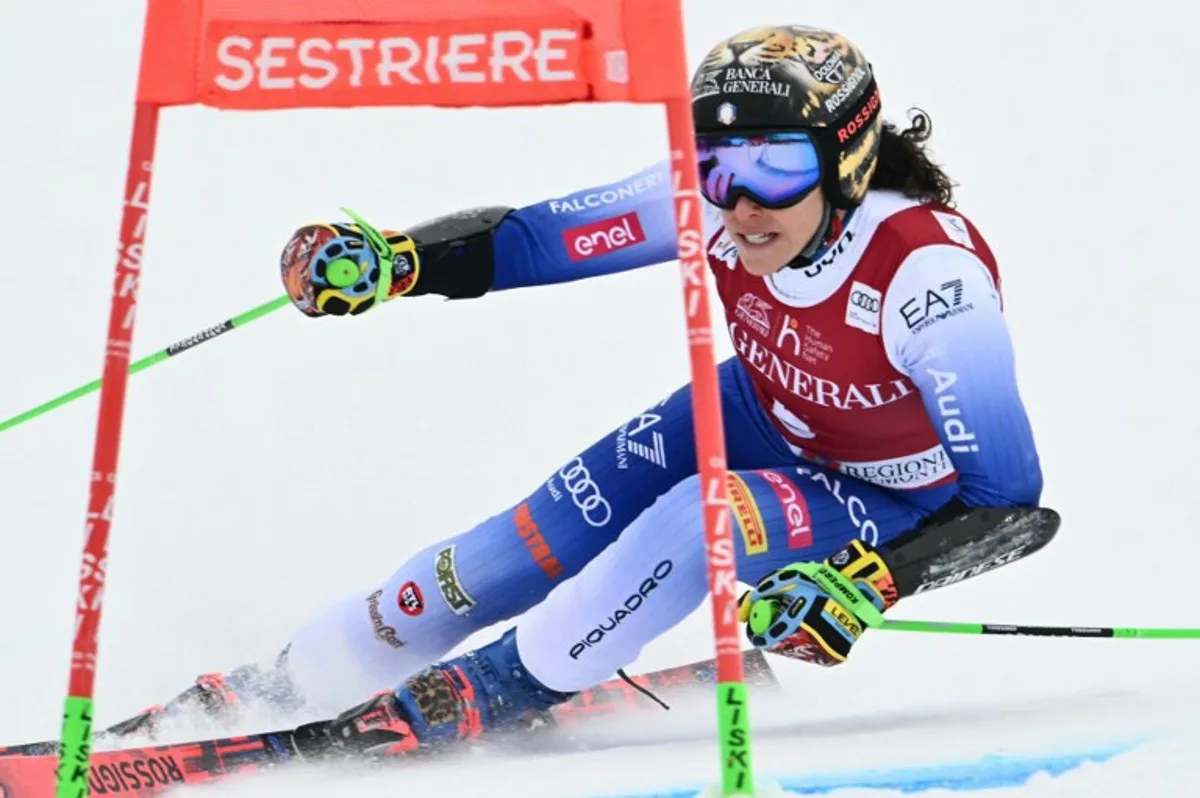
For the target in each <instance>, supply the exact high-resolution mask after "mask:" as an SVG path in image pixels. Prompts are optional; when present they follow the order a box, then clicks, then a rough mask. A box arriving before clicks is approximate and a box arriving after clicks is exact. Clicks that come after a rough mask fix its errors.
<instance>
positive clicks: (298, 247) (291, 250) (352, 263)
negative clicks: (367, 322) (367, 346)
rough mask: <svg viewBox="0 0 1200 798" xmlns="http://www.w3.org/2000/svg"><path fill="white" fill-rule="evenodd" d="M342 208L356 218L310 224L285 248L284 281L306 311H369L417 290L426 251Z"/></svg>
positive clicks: (313, 313) (320, 313)
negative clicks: (419, 249)
mask: <svg viewBox="0 0 1200 798" xmlns="http://www.w3.org/2000/svg"><path fill="white" fill-rule="evenodd" d="M342 210H344V211H346V213H347V214H348V215H349V216H350V217H351V218H352V219H354V223H353V224H350V223H342V222H335V223H331V224H310V225H305V226H304V227H301V228H300V229H299V230H297V231H296V232H295V233H293V234H292V237H291V238H290V239H288V242H287V244H286V245H285V246H284V248H283V254H282V256H281V257H280V264H279V266H280V276H281V277H282V279H283V285H284V287H285V288H286V289H287V293H288V297H289V298H290V299H291V300H292V304H293V305H295V306H296V307H297V308H299V309H300V311H301V312H302V313H304V314H305V315H306V316H326V315H332V316H345V315H358V314H359V313H364V312H366V311H368V310H370V309H371V308H373V307H375V306H377V305H379V304H382V303H383V302H386V301H388V300H389V299H395V298H396V297H398V296H403V295H404V294H407V293H409V292H410V291H412V289H413V287H414V286H415V285H416V282H417V278H418V277H419V275H420V268H421V261H420V257H419V256H418V254H417V248H416V244H415V243H414V242H413V240H412V238H411V237H410V236H408V235H406V234H405V233H396V232H392V231H390V230H385V231H382V232H380V231H379V230H376V229H375V228H374V227H372V226H371V225H369V224H367V222H365V221H364V220H363V219H361V218H360V217H359V216H357V215H356V214H354V213H353V212H352V211H350V210H348V209H345V208H343V209H342Z"/></svg>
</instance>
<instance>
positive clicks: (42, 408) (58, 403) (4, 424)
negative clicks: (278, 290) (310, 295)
mask: <svg viewBox="0 0 1200 798" xmlns="http://www.w3.org/2000/svg"><path fill="white" fill-rule="evenodd" d="M288 301H289V300H288V297H287V296H286V295H285V296H281V297H278V298H277V299H272V300H271V301H270V302H265V303H263V304H261V305H259V306H258V307H256V308H252V309H251V310H248V311H246V312H245V313H242V314H239V315H237V316H234V317H233V318H231V319H226V320H225V321H223V322H221V323H220V324H216V325H213V326H212V327H209V328H208V329H206V330H201V331H200V332H198V333H196V334H195V335H189V336H188V337H187V338H184V339H183V340H182V341H177V342H175V343H173V344H171V345H170V346H168V347H167V348H166V349H162V350H160V351H158V352H155V353H154V354H153V355H148V356H146V357H144V358H142V359H141V360H138V361H136V362H134V363H131V364H130V366H129V373H130V374H136V373H138V372H139V371H142V370H143V369H148V368H150V367H151V366H153V365H155V364H156V363H161V362H162V361H164V360H166V359H167V358H169V357H173V356H175V355H178V354H179V353H181V352H186V351H187V350H189V349H191V348H192V347H195V346H199V345H200V344H202V343H205V342H206V341H211V340H212V339H214V338H216V337H217V336H219V335H223V334H224V333H227V332H229V331H230V330H232V329H235V328H237V327H241V326H243V325H245V324H249V323H250V322H252V321H254V320H255V319H258V318H261V317H263V316H265V315H267V314H268V313H270V312H271V311H273V310H278V309H279V308H281V307H283V306H284V305H286V304H287V303H288ZM101 382H103V380H94V381H92V382H89V383H88V384H87V385H81V386H79V387H78V388H76V389H75V390H73V391H68V392H67V393H64V394H63V395H62V396H59V397H56V398H54V399H51V400H50V401H48V402H44V403H43V404H40V405H38V406H37V407H35V408H32V409H31V410H26V411H25V412H24V413H21V414H20V415H17V416H13V417H12V418H10V419H8V420H7V421H0V432H4V431H5V430H7V429H11V428H12V427H15V426H17V425H18V424H23V423H24V422H26V421H29V420H30V419H31V418H37V417H38V416H40V415H42V414H43V413H48V412H50V411H51V410H53V409H55V408H56V407H62V406H63V405H65V404H67V403H68V402H72V401H74V400H76V399H78V398H79V397H81V396H87V395H88V394H89V393H92V392H93V391H96V390H98V389H99V388H100V384H101Z"/></svg>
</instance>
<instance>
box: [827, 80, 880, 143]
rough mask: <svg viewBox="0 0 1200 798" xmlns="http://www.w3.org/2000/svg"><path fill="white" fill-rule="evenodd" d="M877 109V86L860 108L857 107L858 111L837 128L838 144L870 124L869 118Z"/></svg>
mask: <svg viewBox="0 0 1200 798" xmlns="http://www.w3.org/2000/svg"><path fill="white" fill-rule="evenodd" d="M878 110H879V87H876V88H875V91H873V92H871V96H870V97H868V98H867V100H866V102H865V103H863V106H862V108H859V109H858V113H857V114H855V115H854V117H853V118H852V119H851V120H850V121H849V122H847V123H846V124H844V125H842V126H841V128H839V129H838V132H837V139H838V144H845V143H846V142H847V141H849V140H850V137H851V136H853V135H854V134H856V133H858V132H859V131H861V130H862V129H863V128H865V127H867V125H868V124H870V122H871V119H872V118H873V117H874V116H875V112H876V111H878Z"/></svg>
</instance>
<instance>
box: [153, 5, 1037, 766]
mask: <svg viewBox="0 0 1200 798" xmlns="http://www.w3.org/2000/svg"><path fill="white" fill-rule="evenodd" d="M692 96H693V114H694V120H695V127H696V146H697V150H698V156H699V165H700V178H701V186H702V193H703V196H704V199H705V200H706V211H707V218H706V238H705V250H706V252H707V258H708V263H709V266H710V268H711V270H712V273H713V275H714V277H715V280H716V285H717V289H718V291H719V294H720V297H721V300H722V303H723V305H724V310H725V316H726V321H727V323H728V329H729V334H730V336H731V338H732V340H733V344H734V346H735V349H736V356H735V357H733V358H731V359H729V360H727V361H725V362H724V363H722V364H720V366H719V377H720V390H721V403H722V411H723V419H724V428H725V439H726V448H727V455H728V466H729V469H730V477H729V485H728V486H729V496H730V505H731V508H732V511H733V516H734V519H735V521H736V523H737V529H736V530H735V535H734V537H735V540H736V555H737V569H738V573H739V575H740V577H741V578H742V579H744V580H745V581H747V582H751V583H755V582H757V583H758V584H759V585H760V587H759V588H756V589H755V590H753V591H750V593H749V595H747V596H744V597H743V604H744V606H750V605H751V604H752V603H753V602H755V601H758V600H761V599H772V600H774V599H778V600H780V601H781V602H782V604H781V605H780V606H782V607H784V608H790V610H791V611H790V612H786V611H785V612H783V613H782V614H781V615H780V619H781V620H782V621H783V623H782V624H779V623H777V624H774V625H773V626H772V627H771V628H770V629H769V630H768V631H767V632H766V633H764V634H756V635H754V636H753V637H752V640H753V643H754V644H755V645H757V646H758V647H760V648H765V649H769V650H770V651H773V652H775V653H778V654H784V655H787V656H790V657H795V658H798V659H801V660H805V661H809V662H814V663H817V664H820V665H836V664H838V663H840V662H842V661H844V660H845V659H846V656H847V655H848V653H849V651H850V648H851V646H852V645H853V644H854V643H855V642H856V640H857V639H858V638H859V636H860V635H861V625H860V624H856V623H854V621H853V618H852V616H850V615H849V614H848V613H847V612H846V610H845V608H844V607H843V606H842V604H841V603H839V602H838V601H837V600H836V599H834V598H832V597H831V596H829V595H827V594H826V593H825V592H823V591H822V590H821V588H820V587H819V586H818V585H816V584H815V583H813V582H811V581H809V580H808V579H807V578H806V577H804V576H802V575H798V574H796V573H795V572H794V571H789V572H788V573H786V574H781V572H782V571H784V570H785V569H786V568H787V566H789V565H792V564H794V563H797V562H810V561H826V562H828V563H831V564H832V565H833V567H835V568H837V569H838V570H839V571H841V572H842V573H843V574H845V575H846V576H847V577H848V578H849V579H851V580H852V581H853V582H854V583H855V584H856V586H857V587H858V588H859V589H860V590H862V591H863V593H864V594H865V595H866V596H867V598H869V599H870V600H871V601H872V602H873V603H874V604H876V606H877V607H878V608H879V609H881V610H886V609H888V608H889V607H890V606H891V605H892V604H894V603H895V601H896V591H895V589H894V586H893V583H892V578H891V575H890V573H889V572H888V570H887V568H886V567H884V568H876V569H874V570H872V569H870V568H863V567H862V566H863V564H864V563H866V562H868V561H872V562H879V559H878V557H874V556H872V555H873V553H874V551H875V549H876V547H878V546H880V545H883V544H886V543H887V542H888V541H889V540H892V539H893V538H895V537H896V536H898V535H900V534H901V533H904V532H906V531H909V530H913V529H916V528H920V527H923V526H929V525H931V524H935V523H939V522H940V521H942V520H944V519H949V518H953V517H955V516H956V515H957V514H959V513H961V512H963V511H965V510H967V509H969V508H973V507H1011V506H1033V505H1036V503H1037V502H1038V499H1039V496H1040V493H1041V489H1042V475H1041V470H1040V466H1039V462H1038V456H1037V452H1036V449H1035V447H1034V442H1033V438H1032V433H1031V430H1030V425H1029V422H1028V420H1027V418H1026V414H1025V410H1024V408H1023V406H1022V403H1021V399H1020V396H1019V393H1018V390H1017V384H1016V377H1015V374H1014V363H1013V352H1012V346H1011V342H1010V338H1009V334H1008V331H1007V327H1006V324H1005V320H1004V317H1003V316H1002V313H1001V298H1000V280H999V274H998V271H997V266H996V260H995V258H994V256H993V254H992V251H991V250H990V249H989V247H988V245H987V242H986V241H985V240H984V238H983V236H982V235H981V234H980V232H979V231H978V230H977V229H976V228H975V226H974V225H973V224H972V223H971V222H970V221H969V220H968V219H967V218H966V217H964V216H963V215H962V214H960V213H958V212H957V211H956V210H954V209H953V205H952V192H951V188H952V184H951V182H950V180H949V179H948V178H947V176H946V175H945V174H944V173H943V172H942V171H941V169H940V168H939V167H937V166H936V165H934V164H933V163H932V162H931V161H930V160H929V158H928V156H927V154H926V153H925V151H924V149H923V142H924V141H925V140H926V139H927V137H928V129H929V128H928V118H927V117H925V116H924V115H923V114H918V115H916V116H915V117H914V122H913V124H912V126H911V127H910V128H909V129H907V130H905V131H903V132H900V131H898V130H897V129H896V128H895V127H894V126H893V125H891V124H890V123H886V122H884V121H883V120H882V116H881V106H880V94H879V89H878V88H877V86H876V82H875V77H874V74H873V71H872V67H871V65H870V64H869V62H868V61H867V59H866V58H865V57H864V56H863V54H862V52H860V50H859V49H858V48H857V47H856V46H854V45H853V44H851V43H850V42H849V41H847V40H846V39H845V38H844V37H842V36H841V35H838V34H836V33H831V32H827V31H822V30H816V29H813V28H808V27H800V26H783V27H760V28H755V29H752V30H748V31H745V32H742V33H739V34H737V35H735V36H733V37H731V38H729V39H727V40H725V41H722V42H720V43H719V44H718V45H717V46H716V47H715V48H713V49H712V50H711V52H710V53H709V54H708V55H707V57H706V58H705V60H704V62H703V63H702V64H701V66H700V68H699V69H698V71H697V72H696V74H695V77H694V80H693V83H692ZM673 214H674V207H673V200H672V191H671V180H670V175H669V171H668V166H667V165H666V164H662V165H659V166H655V167H653V168H651V169H648V170H646V171H644V172H641V173H639V174H637V175H634V176H632V177H629V178H627V179H625V180H621V181H619V182H616V183H613V184H610V185H606V186H601V187H598V188H589V189H586V190H583V191H579V192H576V193H574V194H570V195H568V196H565V197H562V198H556V199H550V200H547V201H545V202H541V203H538V204H535V205H531V206H529V207H525V208H519V209H513V208H507V207H494V208H482V209H473V210H468V211H463V212H460V213H457V214H453V215H451V216H448V217H445V218H440V219H436V220H433V221H430V222H426V223H424V224H421V225H418V226H416V227H412V228H409V229H408V230H406V231H405V232H395V233H386V234H380V233H378V232H376V231H375V230H374V229H372V228H371V227H370V226H369V225H367V224H366V223H365V222H362V220H358V219H355V223H354V224H349V223H347V224H342V223H334V224H318V225H310V226H306V227H302V228H301V229H300V230H298V231H297V232H296V233H295V234H294V235H293V237H292V238H291V240H290V241H289V242H288V243H287V245H286V247H285V248H284V250H283V254H282V262H281V268H282V276H283V281H284V284H285V285H286V287H287V289H288V292H289V294H290V295H291V298H292V300H293V301H294V302H295V304H296V305H297V307H298V308H299V309H300V310H301V311H303V312H304V313H306V314H307V315H310V316H320V315H329V314H332V315H355V314H358V313H362V312H364V311H366V310H367V309H369V308H371V307H373V306H375V305H377V304H380V303H379V302H378V301H377V297H378V298H379V299H393V298H395V297H399V296H419V295H423V294H430V293H433V294H440V295H443V296H445V297H449V298H454V299H464V298H469V297H478V296H482V295H483V294H485V293H487V292H489V291H500V290H506V289H512V288H518V287H521V286H531V285H545V284H548V283H557V282H565V281H568V280H579V279H584V278H591V277H599V276H601V275H605V274H611V273H614V272H619V271H622V270H626V269H634V268H639V267H643V266H649V265H652V264H657V263H662V262H666V261H672V260H674V259H675V258H676V256H677V254H676V237H675V223H674V215H673ZM696 471H697V468H696V452H695V445H694V440H693V429H692V413H691V396H690V389H689V387H688V386H684V387H682V388H680V389H679V390H678V391H676V392H675V393H673V394H672V395H670V396H668V397H667V398H666V399H664V400H662V401H661V402H658V403H657V404H654V405H652V406H650V407H649V408H648V409H646V410H644V411H642V412H640V413H637V414H636V415H635V416H633V418H631V419H630V420H629V422H628V423H626V424H624V425H622V426H621V427H620V428H618V429H616V430H614V431H613V432H611V433H610V434H609V435H607V436H605V437H604V438H602V439H601V440H600V441H598V442H596V443H595V444H593V445H592V446H591V447H589V448H587V449H585V450H583V451H582V452H580V453H579V454H577V455H574V456H572V457H570V458H569V459H567V460H566V461H565V462H564V463H563V465H562V467H561V468H559V469H557V470H556V471H554V472H553V473H552V474H550V475H549V478H548V479H546V480H545V481H544V482H542V483H540V484H539V485H538V487H537V489H536V490H535V491H534V492H533V493H532V494H530V495H528V496H526V497H524V498H522V499H520V500H519V501H518V502H516V503H515V504H514V505H513V506H512V507H511V508H510V509H508V510H506V511H504V512H502V513H500V514H498V515H496V516H493V517H491V518H489V519H488V520H486V521H483V522H482V523H480V524H478V525H477V526H475V527H474V528H472V529H469V530H466V531H463V532H461V533H459V534H457V535H455V536H453V537H449V538H447V539H446V540H444V541H442V542H440V543H438V544H436V545H433V546H431V547H429V548H427V549H425V550H423V551H420V552H418V553H417V554H415V555H414V556H413V557H412V558H411V559H410V560H408V561H407V562H406V563H404V564H403V565H401V566H400V568H399V569H398V570H397V571H396V572H395V573H394V574H393V575H392V576H391V578H389V579H388V580H387V581H385V582H384V583H383V584H382V585H378V586H374V585H373V586H370V587H367V588H365V589H364V590H362V591H361V592H360V593H358V594H356V595H353V596H351V597H349V598H347V599H346V600H345V601H342V602H341V603H338V604H335V605H333V606H331V607H330V608H329V609H328V610H327V611H326V612H325V613H324V614H322V615H320V616H319V617H316V618H314V619H312V621H311V622H309V623H308V624H307V625H305V626H304V627H303V628H302V629H300V630H299V631H298V632H297V633H296V635H295V636H294V637H293V638H292V639H291V641H290V643H289V644H288V645H287V647H286V648H285V650H284V653H283V654H282V655H281V656H280V658H279V660H278V662H276V663H275V664H274V665H273V666H271V667H269V668H266V669H258V668H256V667H247V668H241V669H238V670H236V671H234V672H233V673H231V674H228V675H225V676H219V675H209V676H205V677H201V680H200V681H199V682H198V684H197V686H195V687H193V688H192V689H191V690H189V691H188V692H187V693H185V694H184V696H181V699H177V702H178V705H183V704H189V703H192V702H193V701H194V700H195V699H197V698H200V699H201V703H203V704H204V705H206V706H207V707H209V708H210V709H211V708H217V709H226V708H230V707H231V706H233V705H234V704H237V703H238V702H241V701H252V700H257V699H266V700H269V701H273V702H275V703H276V704H277V705H296V704H299V703H300V702H303V703H304V704H306V705H307V706H309V707H321V708H328V709H331V710H332V711H336V710H338V709H344V708H345V707H347V706H352V705H355V704H358V705H357V706H354V708H353V709H350V710H347V712H346V713H344V715H343V716H342V720H343V721H344V724H345V725H346V726H347V727H348V728H349V727H351V726H353V727H354V728H356V729H358V730H359V732H362V731H363V730H366V729H369V730H370V735H369V736H368V738H364V739H365V740H366V742H367V743H368V747H370V748H372V749H373V750H384V751H395V752H403V751H410V750H414V749H418V748H421V747H424V746H426V745H429V744H433V743H438V742H442V741H446V740H450V739H458V738H462V737H467V736H475V735H477V734H479V733H481V732H482V733H486V732H488V731H490V730H493V729H501V728H504V727H506V726H511V725H513V724H514V723H516V722H517V721H518V720H519V719H520V718H522V717H523V716H526V715H527V714H528V713H530V712H532V711H539V710H544V709H546V708H548V707H551V706H553V705H555V704H557V703H560V702H563V701H565V700H567V699H569V698H570V697H571V696H572V694H573V693H574V692H576V691H578V690H581V689H584V688H586V687H590V686H592V685H595V684H597V683H599V682H601V681H603V680H605V679H607V678H608V677H609V676H610V675H612V674H613V673H614V672H616V671H617V670H618V669H620V668H622V667H623V666H625V665H628V664H629V663H631V662H632V661H633V660H634V659H635V658H636V657H637V655H638V652H639V651H640V649H641V648H642V646H643V645H645V644H646V643H647V642H648V641H651V640H653V639H654V638H656V637H658V636H659V635H661V634H663V633H664V632H666V631H667V630H669V629H671V628H672V627H673V626H675V625H676V624H677V623H679V622H680V621H681V620H682V619H683V618H684V617H686V616H687V615H688V614H689V613H691V612H692V611H693V610H695V609H696V608H697V607H698V606H699V605H700V603H701V602H702V601H703V599H704V597H705V596H706V594H707V583H706V570H705V554H704V550H705V548H704V541H703V522H702V517H703V513H702V503H701V500H702V497H701V489H700V486H699V483H698V478H697V475H696ZM517 616H520V618H519V620H518V621H517V623H516V625H515V626H514V627H511V628H509V629H508V630H507V631H505V632H504V633H503V634H502V635H501V636H500V638H499V639H498V640H496V641H495V642H493V643H490V644H488V645H486V646H483V647H482V648H479V649H477V650H474V651H471V652H469V653H467V654H464V655H462V656H459V657H454V658H452V659H449V660H446V661H441V662H439V661H438V660H439V659H440V658H441V657H443V656H444V655H445V654H446V653H447V652H448V651H450V649H452V648H453V647H454V646H455V645H456V644H458V643H460V642H461V641H462V640H463V639H465V638H466V637H467V636H468V635H470V634H471V633H473V632H475V631H477V630H479V629H482V628H483V627H486V626H488V625H491V624H494V623H497V622H500V621H505V620H507V619H511V618H514V617H517ZM431 663H435V664H432V665H431ZM397 685H398V686H397ZM380 690H383V692H378V691H380ZM364 701H365V703H361V704H360V703H359V702H364ZM168 712H169V709H168ZM161 714H162V712H161V710H160V711H155V712H153V713H151V717H157V716H159V715H161ZM144 719H145V718H143V720H144Z"/></svg>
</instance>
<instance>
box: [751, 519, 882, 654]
mask: <svg viewBox="0 0 1200 798" xmlns="http://www.w3.org/2000/svg"><path fill="white" fill-rule="evenodd" d="M817 569H820V572H818V571H817ZM810 574H812V575H810ZM831 577H835V579H832V580H831ZM818 579H819V580H821V581H822V582H824V583H826V584H829V585H830V587H829V588H825V587H823V586H822V584H819V583H818ZM839 587H840V588H841V589H840V590H839V589H838V588H839ZM896 601H897V593H896V587H895V583H894V581H893V579H892V574H891V571H890V570H889V569H888V567H887V564H886V563H885V562H884V561H883V558H882V557H880V556H879V553H878V552H877V551H876V550H875V548H874V547H873V546H871V544H869V543H867V542H865V541H861V540H854V541H851V542H850V543H849V544H848V545H846V546H845V547H844V548H842V549H840V550H839V551H837V552H835V553H834V554H833V555H832V556H831V557H830V558H829V559H828V560H826V561H825V562H824V563H821V564H818V563H794V564H792V565H789V566H785V567H783V568H780V569H779V570H777V571H773V572H772V573H770V574H767V575H766V576H765V577H763V578H762V579H760V580H759V582H758V584H757V585H755V586H754V589H753V590H750V591H748V592H746V593H744V594H742V597H741V599H740V600H739V602H738V604H739V606H738V617H739V620H741V621H742V622H743V623H745V624H746V636H747V637H748V638H749V640H750V642H751V643H752V644H753V645H754V646H755V647H756V648H761V649H766V650H768V651H771V652H773V653H775V654H781V655H783V656H786V657H791V658H793V659H799V660H803V661H805V662H812V663H815V664H817V665H824V666H830V665H840V664H841V663H843V662H845V661H846V657H848V656H849V655H850V648H851V646H853V645H854V644H855V643H856V642H858V639H859V638H860V637H862V634H863V632H865V631H866V630H867V623H866V621H864V618H867V616H868V615H874V616H878V615H879V614H880V613H882V612H884V611H885V610H887V609H890V608H891V607H892V606H893V605H894V604H895V603H896Z"/></svg>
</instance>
